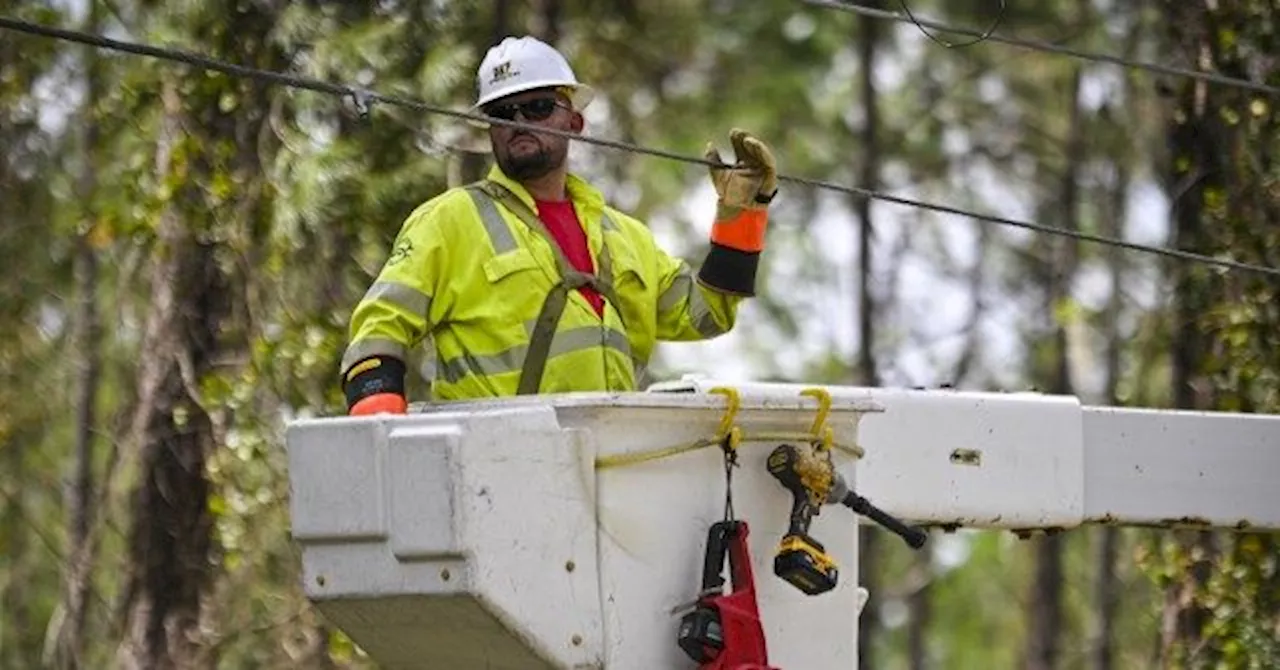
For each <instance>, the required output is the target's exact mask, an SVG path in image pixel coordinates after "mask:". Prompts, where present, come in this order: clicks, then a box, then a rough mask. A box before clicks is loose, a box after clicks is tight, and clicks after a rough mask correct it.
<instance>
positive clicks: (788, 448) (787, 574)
mask: <svg viewBox="0 0 1280 670" xmlns="http://www.w3.org/2000/svg"><path fill="white" fill-rule="evenodd" d="M824 460H825V459H820V458H814V457H813V456H812V454H810V453H802V452H801V451H800V450H799V449H797V448H796V447H795V446H792V445H790V444H783V445H779V446H778V447H777V448H775V449H774V450H773V452H772V453H770V454H769V459H768V461H766V464H767V467H768V468H769V474H771V475H773V476H774V478H775V479H777V480H778V481H779V482H780V483H781V484H782V486H783V487H785V488H786V489H787V490H788V491H790V492H791V496H792V500H791V521H790V525H789V526H788V528H787V534H786V535H785V536H783V538H782V542H781V544H779V545H778V554H777V556H775V557H774V559H773V572H774V574H776V575H777V576H779V577H781V578H782V579H783V580H785V581H787V582H788V583H790V584H791V585H792V586H795V587H796V588H798V589H800V590H801V591H803V592H804V593H806V594H808V595H811V596H812V595H817V594H819V593H825V592H827V591H830V590H831V589H833V588H835V587H836V583H837V582H838V581H839V579H840V570H839V568H838V567H837V566H836V562H835V560H834V559H832V558H831V556H830V555H829V554H827V550H826V547H824V546H822V543H821V542H818V541H817V540H815V539H814V538H813V537H811V536H810V535H809V524H810V523H812V521H813V517H814V516H815V515H817V514H818V513H819V509H820V507H821V506H822V503H823V502H825V501H826V497H827V489H828V488H829V487H830V485H831V474H832V472H833V471H832V468H831V465H830V463H829V462H826V463H825V464H824V462H823V461H824Z"/></svg>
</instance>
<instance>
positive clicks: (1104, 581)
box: [1090, 158, 1130, 670]
mask: <svg viewBox="0 0 1280 670" xmlns="http://www.w3.org/2000/svg"><path fill="white" fill-rule="evenodd" d="M1113 167H1114V168H1115V171H1116V174H1115V181H1114V182H1113V183H1112V185H1111V197H1110V203H1109V205H1108V211H1107V221H1108V222H1109V223H1108V225H1107V230H1106V233H1107V234H1108V235H1110V236H1112V237H1115V238H1120V237H1122V236H1123V232H1124V220H1125V217H1126V212H1127V207H1126V205H1125V203H1126V199H1127V196H1128V193H1129V181H1130V176H1129V168H1128V166H1127V165H1126V164H1125V159H1123V158H1122V159H1120V160H1118V161H1116V162H1115V163H1114V166H1113ZM1106 254H1107V268H1108V270H1109V273H1110V279H1111V296H1110V297H1109V299H1108V300H1107V307H1106V311H1105V314H1104V315H1103V323H1105V324H1106V338H1107V346H1106V352H1105V359H1106V375H1107V376H1106V382H1105V386H1104V389H1103V393H1104V395H1105V397H1106V402H1107V404H1108V405H1110V406H1112V407H1116V406H1119V405H1120V404H1121V402H1120V397H1119V393H1118V390H1119V386H1120V374H1121V370H1120V353H1121V348H1122V345H1123V339H1122V338H1123V336H1122V335H1121V333H1120V316H1121V311H1122V307H1123V290H1122V287H1123V286H1124V285H1125V273H1124V263H1123V251H1122V250H1121V249H1119V248H1117V247H1108V248H1107V251H1106ZM1095 538H1096V541H1097V549H1096V554H1095V559H1094V563H1095V565H1096V566H1097V570H1098V572H1097V575H1096V578H1095V581H1094V588H1093V601H1094V606H1095V607H1096V608H1097V610H1096V618H1095V619H1094V630H1093V635H1092V645H1091V653H1090V656H1091V658H1092V665H1093V670H1112V669H1113V668H1114V664H1115V658H1114V656H1115V654H1114V651H1113V645H1114V638H1113V636H1112V633H1111V631H1112V628H1114V627H1115V621H1116V610H1117V609H1118V608H1119V605H1120V595H1119V594H1120V581H1119V579H1118V578H1117V576H1116V560H1117V554H1118V551H1119V544H1120V529H1118V528H1116V527H1114V526H1103V527H1102V528H1099V529H1097V532H1096V533H1095Z"/></svg>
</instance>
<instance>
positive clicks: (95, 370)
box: [57, 2, 102, 669]
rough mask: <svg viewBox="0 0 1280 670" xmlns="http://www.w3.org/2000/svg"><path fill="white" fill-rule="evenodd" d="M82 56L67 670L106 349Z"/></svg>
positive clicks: (82, 601) (92, 96) (61, 637)
mask: <svg viewBox="0 0 1280 670" xmlns="http://www.w3.org/2000/svg"><path fill="white" fill-rule="evenodd" d="M98 14H99V12H98V3H96V2H91V3H89V16H88V18H87V19H86V30H88V31H89V32H97V31H98ZM83 57H84V67H85V84H86V87H85V88H86V95H85V102H84V113H83V117H84V118H83V121H82V123H83V124H84V125H83V126H82V128H83V136H82V138H81V147H80V149H81V151H80V156H81V161H82V162H81V165H80V175H79V180H78V181H79V183H78V189H77V190H78V193H77V197H78V199H79V201H80V203H81V205H82V206H83V207H84V211H83V213H82V217H83V221H82V224H81V226H82V229H81V231H80V237H79V239H78V240H77V241H76V256H75V283H76V297H77V305H76V316H75V322H76V325H77V332H76V338H75V355H76V356H77V358H78V359H79V360H78V361H77V366H76V367H77V379H76V400H75V403H76V407H75V412H76V427H75V460H74V466H73V467H74V473H73V475H72V479H71V485H70V487H69V490H68V491H67V530H68V532H67V556H68V557H69V562H70V565H68V566H67V568H66V570H65V571H64V585H63V588H64V591H63V610H64V618H63V622H62V627H61V629H60V630H59V631H58V640H57V664H58V666H59V667H62V668H69V669H78V668H81V667H84V659H83V654H84V629H85V622H86V620H87V616H86V615H87V613H88V596H89V582H90V579H91V573H92V570H93V551H92V548H91V537H90V529H91V528H92V526H93V523H94V504H93V497H94V493H93V490H94V485H93V452H94V449H93V443H94V432H95V430H96V427H97V423H98V421H97V399H98V385H99V378H100V377H101V367H102V361H101V356H102V353H101V349H100V346H99V344H98V343H99V340H101V338H102V324H101V321H100V318H99V315H98V290H97V284H98V254H97V250H96V249H95V248H94V240H93V236H94V233H95V226H96V222H95V220H94V219H95V217H96V214H95V211H94V208H93V207H92V202H93V198H94V194H95V192H96V191H97V180H96V178H95V173H94V169H93V157H94V156H95V155H96V148H97V144H98V124H97V120H96V119H95V118H94V115H93V109H94V106H95V105H96V103H97V100H98V98H99V96H100V95H101V88H102V86H101V72H100V67H99V57H98V52H97V50H96V49H92V48H86V49H84V51H83Z"/></svg>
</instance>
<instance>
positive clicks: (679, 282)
mask: <svg viewBox="0 0 1280 670" xmlns="http://www.w3.org/2000/svg"><path fill="white" fill-rule="evenodd" d="M692 288H693V275H692V273H691V272H690V270H689V268H687V267H686V268H683V269H682V270H681V271H680V274H678V275H676V279H675V281H673V282H671V287H670V288H668V289H667V290H665V291H663V292H662V295H660V296H658V313H659V314H663V313H666V312H670V311H671V310H673V309H675V308H676V305H679V304H680V301H681V300H684V299H685V298H687V297H689V292H690V290H691V289H692Z"/></svg>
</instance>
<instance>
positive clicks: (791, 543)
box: [766, 444, 929, 595]
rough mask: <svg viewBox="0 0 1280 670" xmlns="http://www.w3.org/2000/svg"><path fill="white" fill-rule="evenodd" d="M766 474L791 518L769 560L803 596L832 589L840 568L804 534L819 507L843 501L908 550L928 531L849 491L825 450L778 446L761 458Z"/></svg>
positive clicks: (822, 549)
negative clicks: (785, 497) (784, 497)
mask: <svg viewBox="0 0 1280 670" xmlns="http://www.w3.org/2000/svg"><path fill="white" fill-rule="evenodd" d="M766 465H767V467H768V469H769V474H771V475H773V477H774V478H775V479H777V480H778V481H779V482H780V483H781V484H782V486H783V487H785V488H786V489H787V490H788V491H790V492H791V496H792V502H791V521H790V525H789V527H788V528H787V534H786V535H785V536H784V537H783V538H782V543H781V544H780V545H779V546H778V555H777V556H776V557H774V560H773V571H774V574H776V575H778V576H779V577H781V578H782V579H784V580H786V581H787V582H788V583H790V584H791V585H793V586H795V587H796V588H798V589H800V590H801V591H803V592H805V593H807V594H809V595H817V594H819V593H824V592H826V591H830V590H831V589H833V588H835V587H836V583H837V581H838V580H839V576H840V571H839V569H838V568H837V567H836V563H835V560H834V559H833V558H832V557H831V556H830V555H829V554H827V551H826V548H825V547H823V546H822V543H821V542H818V541H817V540H815V539H814V538H813V537H812V536H810V535H809V525H810V524H811V523H812V521H813V517H814V516H816V515H817V514H818V513H819V511H820V509H821V507H822V505H823V504H827V503H832V504H838V505H844V506H845V507H848V508H849V509H851V510H853V511H854V512H857V513H858V514H862V515H864V516H866V517H867V518H869V519H871V520H872V521H875V522H876V523H878V524H880V525H882V526H884V527H885V528H887V529H889V530H890V531H892V532H894V533H895V534H897V535H899V536H901V537H902V539H903V540H904V541H906V543H907V545H908V546H910V547H911V548H913V549H919V548H920V547H922V546H924V543H925V541H926V540H927V539H928V537H929V536H928V535H927V534H926V533H925V532H924V531H922V530H920V529H919V528H913V527H911V526H908V525H906V524H904V523H902V522H901V521H899V520H898V519H896V518H894V517H893V516H891V515H890V514H888V513H887V512H885V511H884V510H882V509H880V508H878V507H876V506H875V505H873V504H871V502H870V501H868V500H867V499H866V498H863V497H862V496H860V495H858V494H857V493H854V492H853V491H852V490H850V489H849V485H848V484H847V483H845V481H844V478H843V477H841V476H840V473H839V472H836V470H835V467H834V466H833V465H832V463H831V458H830V454H829V453H826V452H823V451H819V450H818V449H817V448H816V447H797V446H795V445H790V444H782V445H778V447H777V448H775V449H774V450H773V451H772V452H771V453H770V454H769V459H768V461H766Z"/></svg>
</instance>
